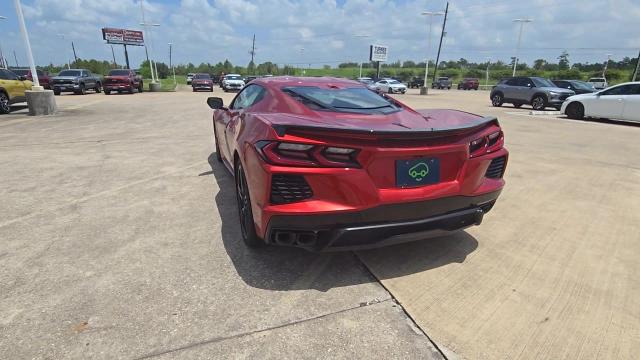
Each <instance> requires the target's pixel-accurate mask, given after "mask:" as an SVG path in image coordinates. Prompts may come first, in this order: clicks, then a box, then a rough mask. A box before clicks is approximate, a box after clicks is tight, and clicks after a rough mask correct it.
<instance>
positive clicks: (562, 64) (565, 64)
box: [558, 50, 569, 70]
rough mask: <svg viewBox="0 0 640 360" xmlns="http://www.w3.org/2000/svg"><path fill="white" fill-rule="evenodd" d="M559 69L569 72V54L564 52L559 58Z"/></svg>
mask: <svg viewBox="0 0 640 360" xmlns="http://www.w3.org/2000/svg"><path fill="white" fill-rule="evenodd" d="M558 69H560V70H567V69H569V53H568V52H567V51H566V50H564V51H563V52H562V54H560V56H558Z"/></svg>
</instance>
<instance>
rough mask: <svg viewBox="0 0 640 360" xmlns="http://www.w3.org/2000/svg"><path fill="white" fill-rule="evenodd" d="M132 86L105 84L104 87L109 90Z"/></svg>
mask: <svg viewBox="0 0 640 360" xmlns="http://www.w3.org/2000/svg"><path fill="white" fill-rule="evenodd" d="M132 87H133V86H132V85H131V84H105V85H104V89H105V90H109V91H118V90H129V89H131V88H132Z"/></svg>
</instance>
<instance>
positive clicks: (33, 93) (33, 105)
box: [24, 86, 57, 116]
mask: <svg viewBox="0 0 640 360" xmlns="http://www.w3.org/2000/svg"><path fill="white" fill-rule="evenodd" d="M24 94H25V96H26V98H27V106H28V107H29V115H31V116H39V115H53V114H55V112H56V110H57V107H56V98H55V96H54V95H53V90H44V89H43V88H42V86H34V87H33V88H32V90H26V91H25V92H24Z"/></svg>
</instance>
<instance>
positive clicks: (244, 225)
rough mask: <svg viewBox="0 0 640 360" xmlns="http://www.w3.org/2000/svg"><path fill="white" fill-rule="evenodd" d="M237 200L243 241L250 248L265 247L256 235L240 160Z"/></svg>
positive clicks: (237, 175) (237, 170)
mask: <svg viewBox="0 0 640 360" xmlns="http://www.w3.org/2000/svg"><path fill="white" fill-rule="evenodd" d="M236 200H237V202H238V216H239V218H240V230H241V231H242V240H243V241H244V243H245V245H247V246H248V247H250V248H257V247H261V246H263V245H265V243H264V242H263V241H262V240H260V238H259V237H258V235H257V234H256V227H255V224H254V223H253V212H252V211H251V198H250V196H249V188H248V186H247V180H246V178H245V175H244V169H243V168H242V164H241V163H240V160H238V162H237V164H236Z"/></svg>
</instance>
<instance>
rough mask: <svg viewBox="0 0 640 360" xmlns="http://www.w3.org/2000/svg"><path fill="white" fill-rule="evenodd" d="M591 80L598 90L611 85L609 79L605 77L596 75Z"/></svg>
mask: <svg viewBox="0 0 640 360" xmlns="http://www.w3.org/2000/svg"><path fill="white" fill-rule="evenodd" d="M589 82H590V83H591V84H593V87H594V88H595V89H596V90H602V89H606V88H608V87H609V83H608V82H607V79H605V78H603V77H594V78H591V79H589Z"/></svg>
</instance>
